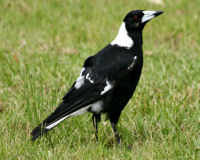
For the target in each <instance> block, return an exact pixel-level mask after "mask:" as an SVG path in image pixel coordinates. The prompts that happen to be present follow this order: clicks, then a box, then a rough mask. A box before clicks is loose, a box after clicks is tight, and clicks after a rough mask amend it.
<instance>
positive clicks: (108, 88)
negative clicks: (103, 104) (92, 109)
mask: <svg viewBox="0 0 200 160" xmlns="http://www.w3.org/2000/svg"><path fill="white" fill-rule="evenodd" d="M112 87H113V85H112V84H111V83H110V82H109V81H106V86H105V88H104V90H103V91H101V95H103V94H104V93H106V92H108V91H109V90H110V89H112Z"/></svg>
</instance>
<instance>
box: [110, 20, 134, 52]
mask: <svg viewBox="0 0 200 160" xmlns="http://www.w3.org/2000/svg"><path fill="white" fill-rule="evenodd" d="M115 44H116V45H118V46H120V47H125V48H127V49H129V48H131V47H132V46H133V40H132V39H131V37H129V35H128V32H127V30H126V26H125V23H124V22H122V24H121V26H120V28H119V32H118V34H117V36H116V38H115V39H114V40H113V41H112V42H111V45H115Z"/></svg>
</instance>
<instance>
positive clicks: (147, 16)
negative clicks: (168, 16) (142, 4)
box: [142, 11, 156, 23]
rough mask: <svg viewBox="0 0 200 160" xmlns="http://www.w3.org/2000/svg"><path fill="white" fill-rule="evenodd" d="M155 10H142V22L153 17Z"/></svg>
mask: <svg viewBox="0 0 200 160" xmlns="http://www.w3.org/2000/svg"><path fill="white" fill-rule="evenodd" d="M155 13H156V11H143V14H144V15H143V17H142V23H144V22H146V21H148V20H150V19H152V18H154V17H155Z"/></svg>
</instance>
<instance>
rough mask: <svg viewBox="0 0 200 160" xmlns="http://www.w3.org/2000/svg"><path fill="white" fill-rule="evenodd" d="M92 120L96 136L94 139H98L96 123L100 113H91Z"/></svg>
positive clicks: (98, 120)
mask: <svg viewBox="0 0 200 160" xmlns="http://www.w3.org/2000/svg"><path fill="white" fill-rule="evenodd" d="M92 120H93V126H94V129H95V136H96V139H97V141H98V123H99V122H100V121H101V115H100V114H93V116H92Z"/></svg>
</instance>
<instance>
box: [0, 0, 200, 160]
mask: <svg viewBox="0 0 200 160" xmlns="http://www.w3.org/2000/svg"><path fill="white" fill-rule="evenodd" d="M133 9H148V10H163V11H164V12H165V13H164V14H163V15H162V16H160V17H158V18H156V19H154V20H152V21H151V22H150V23H149V24H147V26H146V27H145V29H144V32H143V37H144V46H143V49H144V68H143V72H142V76H141V79H140V82H139V85H138V87H137V89H136V92H135V94H134V96H133V98H132V99H131V101H130V102H129V103H128V105H127V106H126V108H125V109H124V111H123V113H122V115H121V118H120V121H119V123H118V128H119V133H120V135H121V137H122V143H123V144H122V146H118V145H117V144H116V142H115V140H114V137H113V133H112V130H111V127H110V124H109V122H107V121H104V119H105V118H103V121H102V123H101V124H100V127H99V142H98V144H97V143H96V140H95V135H94V130H93V127H92V121H91V115H90V114H85V115H81V116H78V117H73V118H70V119H68V120H66V121H64V122H63V123H61V124H60V125H59V126H58V127H56V128H55V129H54V130H52V131H51V132H50V133H49V134H48V135H46V136H45V137H43V138H41V139H39V140H38V141H36V142H35V143H32V142H31V141H30V132H31V130H32V129H33V128H34V127H35V126H36V125H37V124H38V123H39V122H41V121H42V120H43V119H44V118H46V116H48V115H49V114H50V113H51V112H52V111H53V110H54V109H55V107H56V106H57V105H58V103H59V102H60V101H61V98H62V96H63V95H64V94H65V92H66V91H67V89H69V88H70V86H71V85H72V83H73V82H74V81H75V80H76V78H77V76H78V75H79V72H80V69H81V67H82V65H83V61H84V59H85V58H86V57H88V56H90V55H92V54H94V53H96V52H97V51H98V50H100V49H101V48H103V47H104V46H105V45H107V44H108V43H110V42H111V40H113V38H114V37H115V36H116V34H117V31H118V28H119V26H120V24H121V21H122V19H123V18H124V16H125V14H126V13H127V12H129V11H131V10H133ZM199 16H200V10H199V1H198V0H194V1H192V2H190V1H188V0H182V1H180V0H173V1H166V2H164V5H162V6H160V5H156V4H153V3H150V2H148V0H144V1H136V0H126V1H107V0H101V1H98V2H95V1H94V2H93V1H89V0H85V1H81V0H73V1H72V0H68V1H61V0H52V1H47V0H44V1H41V0H34V1H33V0H18V1H13V0H1V1H0V134H1V136H0V159H1V160H8V159H38V160H41V159H62V160H63V159H158V160H161V159H180V160H182V159H189V160H191V159H200V78H199V75H200V55H199V53H200V45H199V44H200V27H199V24H200V18H199ZM127 146H131V147H132V149H131V150H129V149H127Z"/></svg>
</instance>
